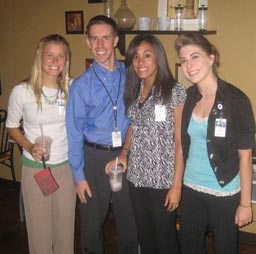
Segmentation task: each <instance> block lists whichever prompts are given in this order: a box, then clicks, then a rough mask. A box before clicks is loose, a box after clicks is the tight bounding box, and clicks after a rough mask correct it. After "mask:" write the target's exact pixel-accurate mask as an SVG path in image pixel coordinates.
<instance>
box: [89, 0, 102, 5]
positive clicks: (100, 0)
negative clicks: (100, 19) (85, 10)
mask: <svg viewBox="0 0 256 254" xmlns="http://www.w3.org/2000/svg"><path fill="white" fill-rule="evenodd" d="M102 2H103V0H88V4H95V3H102Z"/></svg>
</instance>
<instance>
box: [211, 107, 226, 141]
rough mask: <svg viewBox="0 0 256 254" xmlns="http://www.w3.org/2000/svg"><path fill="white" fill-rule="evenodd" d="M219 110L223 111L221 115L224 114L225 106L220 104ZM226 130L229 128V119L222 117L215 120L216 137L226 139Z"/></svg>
mask: <svg viewBox="0 0 256 254" xmlns="http://www.w3.org/2000/svg"><path fill="white" fill-rule="evenodd" d="M217 108H218V109H219V110H220V111H221V115H222V114H223V112H222V110H223V105H222V103H218V105H217ZM226 128H227V119H226V118H223V117H220V118H216V119H215V128H214V136H215V137H220V138H225V137H226Z"/></svg>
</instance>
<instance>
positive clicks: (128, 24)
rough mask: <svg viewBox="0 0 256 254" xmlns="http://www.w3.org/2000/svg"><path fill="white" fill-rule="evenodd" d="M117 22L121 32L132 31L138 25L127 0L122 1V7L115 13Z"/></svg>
mask: <svg viewBox="0 0 256 254" xmlns="http://www.w3.org/2000/svg"><path fill="white" fill-rule="evenodd" d="M115 20H116V23H117V25H118V28H119V29H120V30H131V29H133V28H134V25H135V23H136V17H135V15H134V14H133V12H132V11H131V10H130V9H129V8H128V6H127V4H126V0H120V6H119V8H118V9H117V11H116V13H115Z"/></svg>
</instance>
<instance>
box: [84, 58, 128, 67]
mask: <svg viewBox="0 0 256 254" xmlns="http://www.w3.org/2000/svg"><path fill="white" fill-rule="evenodd" d="M118 61H120V62H124V60H120V59H119V60H118ZM92 63H93V58H86V59H85V69H86V70H87V69H88V68H89V67H90V66H91V65H92Z"/></svg>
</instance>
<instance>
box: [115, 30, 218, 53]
mask: <svg viewBox="0 0 256 254" xmlns="http://www.w3.org/2000/svg"><path fill="white" fill-rule="evenodd" d="M186 32H193V31H191V30H182V31H173V30H172V31H159V30H149V31H141V30H120V31H119V32H118V35H119V42H118V45H117V47H118V49H119V51H120V54H121V55H122V56H124V55H125V51H126V45H125V39H126V35H127V34H143V33H152V34H155V35H157V34H159V35H178V34H182V33H186ZM194 32H196V31H194ZM197 32H200V33H202V34H203V35H211V34H216V33H217V31H216V30H205V31H197Z"/></svg>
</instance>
